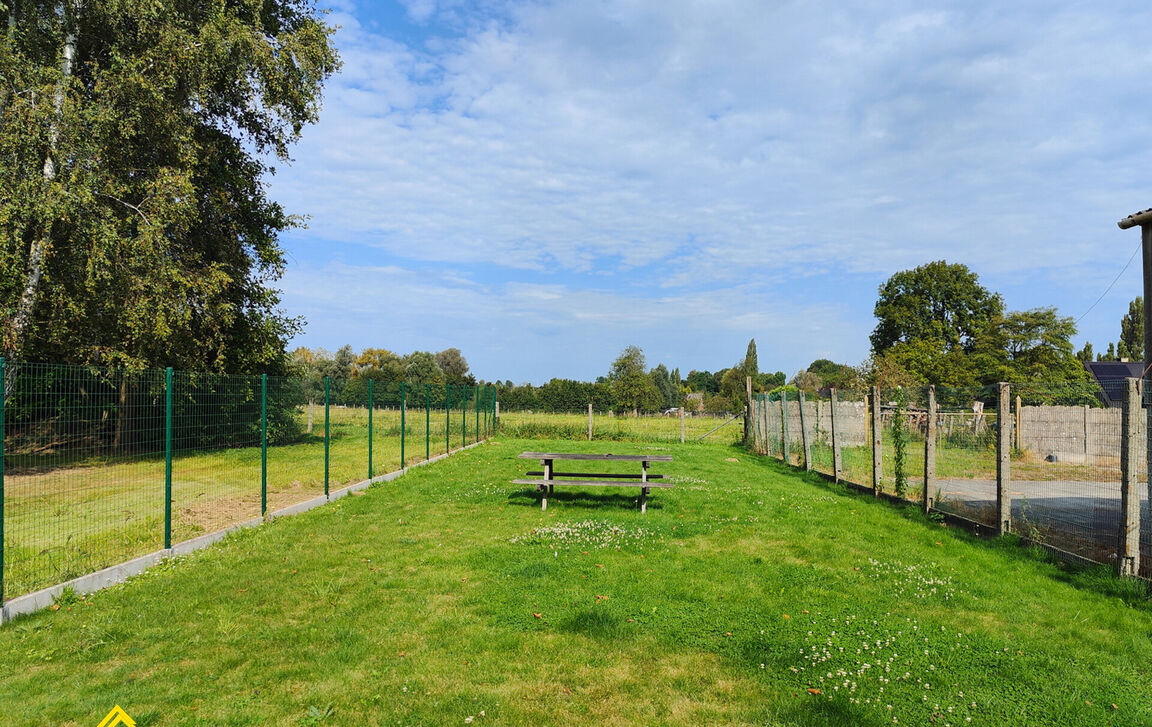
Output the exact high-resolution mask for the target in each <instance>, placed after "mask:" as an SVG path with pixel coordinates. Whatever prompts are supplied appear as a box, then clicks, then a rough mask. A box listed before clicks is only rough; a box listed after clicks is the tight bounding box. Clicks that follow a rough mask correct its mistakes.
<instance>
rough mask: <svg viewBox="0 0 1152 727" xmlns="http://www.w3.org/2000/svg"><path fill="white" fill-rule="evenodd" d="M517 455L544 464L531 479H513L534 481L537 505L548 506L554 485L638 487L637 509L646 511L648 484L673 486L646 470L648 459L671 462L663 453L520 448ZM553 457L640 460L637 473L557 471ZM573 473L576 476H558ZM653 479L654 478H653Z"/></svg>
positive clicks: (604, 460)
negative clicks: (614, 452)
mask: <svg viewBox="0 0 1152 727" xmlns="http://www.w3.org/2000/svg"><path fill="white" fill-rule="evenodd" d="M520 459H538V460H540V464H542V465H544V470H543V471H542V472H528V477H530V478H533V479H522V480H513V481H512V482H513V483H514V484H517V485H535V486H536V490H537V492H542V493H544V496H543V497H542V498H541V499H540V509H541V510H547V509H548V494H549V493H551V492H554V491H555V490H556V485H576V486H578V487H639V488H640V512H647V511H648V489H649V488H651V487H672V483H671V482H660V481H659V480H662V479H664V475H650V474H648V464H649V463H650V462H671V461H672V457H671V456H670V455H666V454H578V453H571V452H523V453H521V454H520ZM555 460H574V461H579V462H639V463H640V472H639V474H631V473H616V472H613V473H606V472H557V471H556V469H555V467H554V466H553V462H554V461H555ZM559 477H573V478H579V479H557V478H559ZM653 480H656V481H653Z"/></svg>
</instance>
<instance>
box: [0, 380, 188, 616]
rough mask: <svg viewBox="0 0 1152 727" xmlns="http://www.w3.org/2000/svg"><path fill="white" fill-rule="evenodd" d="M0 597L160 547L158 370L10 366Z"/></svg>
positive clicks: (161, 410)
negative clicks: (2, 590)
mask: <svg viewBox="0 0 1152 727" xmlns="http://www.w3.org/2000/svg"><path fill="white" fill-rule="evenodd" d="M6 380H7V384H8V386H9V393H8V395H7V399H6V402H5V404H6V405H5V408H4V420H5V421H4V433H5V436H4V442H3V445H4V448H5V454H6V456H5V461H6V477H5V509H4V518H5V528H4V539H5V543H4V545H5V547H4V558H5V571H4V579H5V589H4V595H5V597H8V598H11V597H13V596H17V595H20V594H22V593H27V592H29V591H32V590H36V589H38V588H41V587H44V586H48V585H52V584H55V583H59V582H61V581H64V580H68V579H70V578H73V577H76V576H79V575H82V574H84V573H88V572H91V571H94V570H98V569H100V568H103V567H106V566H109V565H114V564H116V563H119V562H121V561H124V560H127V559H129V558H132V557H135V556H138V555H142V554H145V553H148V552H151V551H154V550H157V549H158V548H160V547H161V544H162V539H163V513H164V439H163V433H164V382H165V378H164V372H163V371H140V372H128V371H117V370H107V369H99V368H94V367H83V366H58V365H49V364H29V363H18V362H11V361H10V362H8V363H7V366H6Z"/></svg>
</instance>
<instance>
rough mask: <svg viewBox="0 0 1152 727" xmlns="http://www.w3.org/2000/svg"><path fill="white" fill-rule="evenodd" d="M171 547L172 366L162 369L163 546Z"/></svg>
mask: <svg viewBox="0 0 1152 727" xmlns="http://www.w3.org/2000/svg"><path fill="white" fill-rule="evenodd" d="M171 547H172V367H171V366H169V367H168V368H167V369H165V370H164V548H165V549H167V548H171Z"/></svg>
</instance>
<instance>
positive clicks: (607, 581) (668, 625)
mask: <svg viewBox="0 0 1152 727" xmlns="http://www.w3.org/2000/svg"><path fill="white" fill-rule="evenodd" d="M626 446H627V450H628V451H629V452H660V453H670V454H672V455H673V456H675V458H676V459H675V461H674V462H673V463H671V464H670V465H662V466H659V467H657V469H656V471H658V472H665V473H668V474H671V475H673V477H674V479H675V482H676V487H675V488H673V489H671V490H658V491H656V492H655V494H654V495H653V496H652V498H651V499H650V502H649V510H648V513H647V514H646V515H641V514H640V513H639V511H638V508H637V507H636V504H635V500H636V498H635V496H634V493H633V491H632V490H630V489H627V490H625V489H621V490H620V491H618V492H617V491H612V492H603V491H601V492H589V491H580V490H565V489H564V488H560V489H558V490H557V492H556V493H555V494H554V495H553V497H552V498H550V501H549V509H548V510H547V511H546V512H541V510H540V509H539V503H538V499H537V497H536V495H535V493H533V492H532V491H530V490H522V489H520V488H518V487H517V486H515V485H511V484H510V481H511V480H512V479H513V478H515V477H517V476H519V475H521V474H522V473H523V471H525V470H526V469H528V468H530V467H531V466H532V463H530V462H527V461H525V460H519V459H517V458H516V454H518V453H519V452H520V451H523V450H528V449H532V450H540V449H556V450H576V451H587V450H592V451H612V452H616V453H619V452H622V451H623V449H622V447H621V443H619V442H607V443H599V442H595V443H591V444H589V443H586V442H559V441H545V442H542V441H538V440H531V441H515V440H507V439H504V438H500V439H499V440H498V443H493V444H487V445H484V446H482V447H480V448H477V449H475V450H471V451H469V452H466V453H461V454H459V455H456V456H454V457H453V458H450V459H448V460H446V461H444V462H442V463H438V464H436V465H433V466H431V467H428V468H423V469H419V470H414V471H412V472H411V473H409V474H408V475H406V476H405V477H403V478H400V479H399V480H396V481H394V482H391V483H387V484H382V485H379V486H376V487H373V488H371V489H369V490H368V491H367V492H366V494H364V495H363V496H360V497H349V498H345V499H343V500H340V501H338V502H336V503H333V504H331V505H329V506H327V507H324V508H321V509H319V510H314V511H311V512H309V513H306V514H304V515H301V516H298V517H295V518H289V519H285V520H279V521H276V522H274V523H272V524H270V525H268V526H265V527H262V528H259V529H257V530H253V531H245V532H243V533H241V534H238V535H236V536H234V537H231V538H229V539H227V540H226V542H225V543H224V544H223V545H221V546H219V547H214V548H211V549H209V550H207V551H203V552H201V553H199V554H196V555H194V556H191V557H188V558H184V559H180V560H177V561H173V562H170V563H168V564H166V565H164V566H162V567H160V568H157V569H155V570H154V571H152V572H150V573H148V574H145V575H144V576H141V577H139V578H136V579H134V580H132V581H131V582H129V583H127V584H125V585H122V586H118V587H115V588H113V589H109V590H107V591H103V592H100V593H98V594H95V595H92V596H89V597H87V598H86V599H84V600H82V601H79V600H77V599H76V598H74V597H70V598H67V599H64V603H63V604H62V605H61V607H60V608H59V610H57V611H55V612H43V613H40V614H37V615H33V616H31V617H26V618H22V619H19V620H17V621H16V622H15V623H13V624H11V625H9V626H7V627H5V628H4V629H2V630H0V669H2V671H3V674H4V675H5V676H4V679H3V680H0V704H3V705H5V715H6V717H7V718H8V723H10V724H15V725H25V724H27V725H33V724H34V725H41V724H64V725H91V724H96V723H98V722H99V721H100V719H101V718H102V717H103V716H104V714H106V713H107V711H108V710H109V709H110V708H111V706H112V705H113V704H114V703H119V704H120V705H121V706H123V707H124V708H125V709H126V710H127V711H128V713H129V714H130V715H132V716H133V717H134V718H135V719H136V720H137V723H138V724H140V725H142V726H144V725H148V726H151V725H246V724H276V725H316V724H403V725H409V724H465V723H466V721H467V718H468V717H471V718H472V722H471V724H474V725H476V724H493V725H497V724H499V725H540V724H572V723H588V724H609V725H623V724H677V725H679V724H758V725H779V724H789V725H790V724H800V725H828V724H831V725H888V724H893V723H894V722H893V721H894V719H895V720H897V721H898V723H900V724H938V725H948V724H951V725H966V724H973V725H1002V724H1029V725H1043V724H1051V725H1067V724H1076V725H1077V726H1078V727H1089V726H1092V725H1138V724H1148V723H1149V722H1152V700H1150V699H1149V697H1150V696H1152V676H1150V671H1149V668H1150V667H1149V665H1150V664H1152V640H1150V639H1149V638H1148V635H1149V633H1152V609H1150V607H1149V605H1148V602H1147V600H1146V595H1145V593H1144V592H1143V590H1142V588H1139V587H1135V586H1132V585H1130V584H1124V583H1121V582H1119V581H1116V580H1114V579H1112V578H1110V577H1108V576H1105V575H1103V572H1102V571H1079V572H1073V571H1065V570H1063V569H1061V568H1060V567H1058V566H1056V565H1054V564H1052V563H1049V562H1047V561H1045V560H1044V559H1043V558H1042V557H1041V556H1039V555H1038V554H1037V553H1035V552H1033V551H1030V550H1026V549H1022V548H1020V547H1018V546H1016V545H1015V544H1014V543H1013V542H1012V541H1010V540H1002V541H996V542H989V541H979V540H976V539H974V538H972V537H970V536H968V535H966V534H965V533H964V532H962V531H957V530H955V529H952V528H945V527H942V526H940V525H938V524H935V523H932V522H929V521H926V520H925V519H923V518H921V517H920V516H919V515H918V514H916V513H915V509H914V508H913V507H911V506H909V507H908V508H894V507H893V506H891V505H887V504H884V503H881V502H877V501H874V500H872V499H870V498H868V497H865V496H858V495H850V494H848V493H847V492H846V491H844V490H843V489H840V488H837V487H834V486H831V485H828V484H826V483H825V482H823V481H822V480H819V479H816V478H814V477H804V476H801V475H798V474H795V473H793V472H790V471H788V470H787V469H786V468H785V467H784V466H783V465H781V464H779V463H775V462H772V461H770V460H768V459H766V458H760V457H753V456H750V455H748V454H747V453H746V452H744V451H743V450H742V449H739V448H737V447H734V446H726V445H718V444H700V445H687V446H680V445H678V444H675V445H673V444H665V445H659V444H643V443H633V444H628V445H626ZM733 460H735V461H733ZM599 466H600V465H598V467H599ZM865 645H867V648H866V649H865ZM864 664H868V665H869V666H868V667H867V668H865V667H864ZM885 667H887V669H885ZM829 674H831V675H832V676H831V677H829V676H828V675H829ZM841 674H843V675H841ZM845 682H847V686H845V685H844V683H845ZM852 685H855V688H854V689H853V686H852ZM837 686H839V687H840V688H839V689H836V687H837ZM809 690H819V694H814V693H810V691H809ZM1113 704H1115V708H1114V707H1113ZM968 718H971V722H968V721H967V719H968Z"/></svg>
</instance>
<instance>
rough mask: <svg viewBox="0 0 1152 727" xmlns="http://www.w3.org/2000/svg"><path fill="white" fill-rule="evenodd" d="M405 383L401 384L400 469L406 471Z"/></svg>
mask: <svg viewBox="0 0 1152 727" xmlns="http://www.w3.org/2000/svg"><path fill="white" fill-rule="evenodd" d="M406 409H407V407H406V406H404V382H403V381H401V382H400V469H404V414H405V413H406V412H405V410H406Z"/></svg>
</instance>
